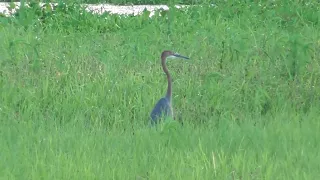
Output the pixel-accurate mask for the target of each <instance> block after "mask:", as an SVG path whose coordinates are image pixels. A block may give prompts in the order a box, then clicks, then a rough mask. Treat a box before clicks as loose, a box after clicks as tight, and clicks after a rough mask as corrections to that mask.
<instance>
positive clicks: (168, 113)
mask: <svg viewBox="0 0 320 180" xmlns="http://www.w3.org/2000/svg"><path fill="white" fill-rule="evenodd" d="M162 117H173V111H172V107H171V103H170V101H169V100H168V99H167V98H165V97H163V98H161V99H160V100H159V101H158V102H157V104H156V105H155V107H154V109H153V110H152V112H151V119H152V124H156V123H157V120H158V119H160V118H162Z"/></svg>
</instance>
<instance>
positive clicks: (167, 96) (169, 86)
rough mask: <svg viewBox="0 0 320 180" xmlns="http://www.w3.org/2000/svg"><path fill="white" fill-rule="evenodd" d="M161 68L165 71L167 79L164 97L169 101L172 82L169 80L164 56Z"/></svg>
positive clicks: (169, 76)
mask: <svg viewBox="0 0 320 180" xmlns="http://www.w3.org/2000/svg"><path fill="white" fill-rule="evenodd" d="M161 63H162V69H163V71H164V72H165V73H166V75H167V79H168V89H167V94H166V98H167V99H168V100H169V102H171V97H172V82H171V75H170V73H169V71H168V68H167V65H166V58H162V61H161Z"/></svg>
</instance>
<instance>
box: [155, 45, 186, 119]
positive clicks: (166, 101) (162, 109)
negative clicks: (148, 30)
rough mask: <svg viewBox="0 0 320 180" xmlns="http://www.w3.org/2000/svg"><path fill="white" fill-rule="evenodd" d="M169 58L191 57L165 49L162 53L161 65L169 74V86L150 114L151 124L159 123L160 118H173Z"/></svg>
mask: <svg viewBox="0 0 320 180" xmlns="http://www.w3.org/2000/svg"><path fill="white" fill-rule="evenodd" d="M167 58H182V59H186V60H187V59H189V57H186V56H182V55H180V54H177V53H174V52H172V51H168V50H165V51H163V52H162V53H161V65H162V69H163V71H164V73H165V74H166V75H167V80H168V88H167V93H166V96H165V97H163V98H161V99H160V100H159V101H158V102H157V104H156V105H155V106H154V108H153V110H152V112H151V114H150V116H151V124H152V125H154V124H157V123H158V120H159V119H160V118H167V117H171V118H173V109H172V80H171V75H170V73H169V71H168V68H167V65H166V60H167Z"/></svg>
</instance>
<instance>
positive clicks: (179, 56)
mask: <svg viewBox="0 0 320 180" xmlns="http://www.w3.org/2000/svg"><path fill="white" fill-rule="evenodd" d="M173 56H175V57H178V58H183V59H190V58H188V57H186V56H182V55H180V54H173Z"/></svg>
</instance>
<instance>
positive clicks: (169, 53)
mask: <svg viewBox="0 0 320 180" xmlns="http://www.w3.org/2000/svg"><path fill="white" fill-rule="evenodd" d="M161 58H162V59H166V58H182V59H189V58H188V57H186V56H182V55H180V54H178V53H174V52H172V51H163V52H162V54H161Z"/></svg>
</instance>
